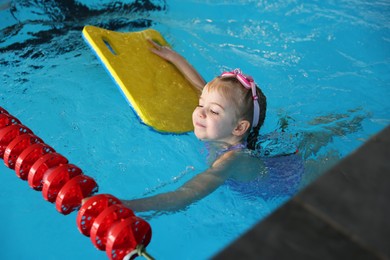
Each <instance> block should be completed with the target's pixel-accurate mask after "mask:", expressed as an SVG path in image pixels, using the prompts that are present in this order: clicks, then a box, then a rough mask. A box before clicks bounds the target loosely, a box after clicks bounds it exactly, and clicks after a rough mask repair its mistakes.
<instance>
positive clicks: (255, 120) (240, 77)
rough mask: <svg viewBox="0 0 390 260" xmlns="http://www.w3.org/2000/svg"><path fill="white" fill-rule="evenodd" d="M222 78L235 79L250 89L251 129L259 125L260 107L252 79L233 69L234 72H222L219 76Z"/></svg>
mask: <svg viewBox="0 0 390 260" xmlns="http://www.w3.org/2000/svg"><path fill="white" fill-rule="evenodd" d="M221 77H222V78H236V79H237V80H238V81H239V82H240V83H241V85H242V86H243V87H244V88H246V89H251V91H252V99H253V122H252V128H254V127H256V126H257V124H258V123H259V116H260V106H259V102H258V101H257V100H258V99H259V97H258V96H257V92H256V83H255V82H254V80H253V79H252V77H247V76H245V75H244V74H242V72H241V70H240V69H235V70H234V71H229V72H223V73H222V74H221Z"/></svg>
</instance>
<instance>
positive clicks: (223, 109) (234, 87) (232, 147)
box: [123, 40, 266, 212]
mask: <svg viewBox="0 0 390 260" xmlns="http://www.w3.org/2000/svg"><path fill="white" fill-rule="evenodd" d="M150 43H151V44H152V46H153V48H152V49H151V51H152V52H154V53H155V54H156V55H158V56H160V57H162V58H164V59H166V60H167V61H169V62H171V63H173V64H174V65H175V66H176V67H177V68H178V69H179V71H180V72H181V73H183V75H184V76H185V77H186V78H187V79H188V81H189V82H191V84H192V85H194V86H195V87H196V88H197V89H198V90H199V91H200V98H199V105H198V106H197V107H196V108H195V110H194V112H193V114H192V122H193V125H194V133H195V135H196V137H197V138H198V139H200V140H202V141H206V142H207V143H208V144H209V146H210V153H213V157H214V158H215V159H214V160H213V162H212V164H211V166H210V168H209V169H207V170H206V171H204V172H202V173H200V174H198V175H197V176H195V177H194V178H192V179H191V180H190V181H188V182H187V183H185V184H184V185H183V186H181V187H180V188H178V189H177V190H175V191H172V192H167V193H162V194H158V195H155V196H151V197H146V198H141V199H136V200H123V204H125V205H126V206H128V207H129V208H131V209H133V210H134V211H137V212H141V211H149V210H158V211H175V210H179V209H182V208H184V207H186V206H188V205H190V204H191V203H194V202H195V201H198V200H200V199H202V198H204V197H206V196H207V195H209V194H210V193H212V192H213V191H214V190H216V189H217V188H218V187H219V186H220V185H222V184H223V183H225V181H226V180H228V179H232V180H235V181H239V182H249V181H252V180H254V179H256V178H259V177H261V175H262V173H263V172H264V164H263V162H262V161H261V160H260V159H259V158H255V157H253V156H250V155H249V153H247V152H245V151H246V150H247V148H249V149H254V146H255V144H256V141H257V135H258V132H259V129H260V127H261V126H262V125H263V123H264V119H265V112H266V97H265V96H264V94H263V93H262V91H261V90H260V89H259V88H258V86H257V85H256V84H255V82H254V81H253V79H252V78H251V77H249V76H246V75H244V74H243V73H242V72H241V71H240V70H239V69H236V70H234V71H231V72H224V73H222V74H221V75H220V76H218V77H216V78H215V79H213V80H212V81H211V82H209V83H207V84H205V81H204V80H203V78H202V77H201V76H200V75H199V74H198V73H197V71H196V70H195V69H194V68H193V67H192V66H191V65H190V64H189V63H188V62H187V61H186V60H185V59H184V58H183V57H182V56H180V55H179V54H178V53H176V52H174V51H173V50H172V49H170V48H168V47H162V46H160V45H158V44H156V43H155V42H153V41H151V40H150Z"/></svg>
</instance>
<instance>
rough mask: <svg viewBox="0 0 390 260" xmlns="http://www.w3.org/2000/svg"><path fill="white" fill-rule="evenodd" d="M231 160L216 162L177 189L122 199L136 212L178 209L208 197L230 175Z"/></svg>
mask: <svg viewBox="0 0 390 260" xmlns="http://www.w3.org/2000/svg"><path fill="white" fill-rule="evenodd" d="M230 163H231V162H230V160H225V162H224V163H217V164H214V165H213V166H212V167H211V168H209V169H207V170H206V171H205V172H202V173H200V174H198V175H197V176H195V177H194V178H192V179H191V180H189V181H188V182H187V183H185V184H184V185H183V186H181V187H180V188H178V189H177V190H175V191H172V192H167V193H162V194H158V195H155V196H151V197H146V198H142V199H135V200H122V203H123V204H124V205H125V206H127V207H129V208H131V209H132V210H134V211H136V212H142V211H150V210H156V211H177V210H180V209H183V208H185V207H186V206H188V205H190V204H192V203H194V202H196V201H198V200H200V199H202V198H204V197H206V196H207V195H209V194H210V193H212V192H213V191H214V190H216V189H217V188H218V187H219V186H220V185H222V184H223V183H224V182H225V180H226V179H227V178H228V177H229V176H230V172H231V171H229V170H227V167H228V164H230Z"/></svg>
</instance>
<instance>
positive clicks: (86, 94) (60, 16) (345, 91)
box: [0, 0, 390, 259]
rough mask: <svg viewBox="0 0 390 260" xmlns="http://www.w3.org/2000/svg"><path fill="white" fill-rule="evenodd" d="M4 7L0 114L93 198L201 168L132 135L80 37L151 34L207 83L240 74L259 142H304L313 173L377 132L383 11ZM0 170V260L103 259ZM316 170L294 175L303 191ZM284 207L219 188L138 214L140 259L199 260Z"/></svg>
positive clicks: (382, 6)
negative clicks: (255, 113) (14, 120)
mask: <svg viewBox="0 0 390 260" xmlns="http://www.w3.org/2000/svg"><path fill="white" fill-rule="evenodd" d="M8 2H9V1H1V2H0V6H1V7H2V8H3V10H1V11H0V35H1V37H0V66H1V86H0V89H1V91H0V106H2V107H4V108H5V109H7V110H8V111H9V112H10V113H12V114H13V115H15V116H17V117H18V118H19V119H20V120H21V121H22V123H24V124H25V125H27V126H28V127H29V128H31V129H32V130H33V131H34V133H36V134H37V135H38V136H40V137H41V138H43V139H44V141H45V142H46V143H48V144H50V145H51V146H53V147H54V148H55V149H56V150H57V151H58V152H60V153H61V154H63V155H65V156H66V157H67V158H68V159H69V160H70V161H71V162H72V163H74V164H76V165H78V166H79V167H80V168H82V169H83V170H84V172H85V173H86V174H87V175H89V176H92V177H93V178H95V179H96V181H97V182H98V183H99V186H100V192H101V193H110V194H113V195H115V196H117V197H120V198H135V197H140V196H143V195H145V194H155V193H157V192H163V191H168V190H172V189H174V188H176V187H178V186H180V185H181V184H183V183H184V182H185V181H186V180H188V179H190V178H191V177H192V176H194V175H195V174H197V173H199V172H201V171H202V170H203V169H205V168H206V162H205V161H206V160H205V156H206V155H205V149H204V146H203V144H202V143H200V142H199V141H197V140H196V138H195V137H194V136H193V134H192V133H189V134H187V135H161V134H159V133H156V132H154V131H151V130H150V129H149V128H148V127H147V126H145V125H143V124H140V122H139V120H138V118H137V117H136V116H135V114H134V113H133V111H132V110H131V108H130V107H129V106H128V104H127V102H126V101H125V100H124V99H123V97H122V95H121V94H120V92H119V91H118V89H117V87H116V86H115V84H114V83H113V82H112V80H111V78H110V77H109V76H108V75H107V73H106V72H105V70H104V69H103V67H102V65H101V64H100V63H99V61H98V60H97V59H96V57H95V56H94V55H93V53H92V52H91V51H90V50H89V48H88V46H87V45H86V44H85V43H84V42H83V40H82V38H81V29H82V27H83V26H84V25H86V24H93V25H99V26H104V27H107V28H110V29H115V30H121V31H134V30H139V29H144V28H147V27H153V28H155V29H157V30H159V31H160V32H161V33H162V34H163V35H164V36H165V37H166V39H167V40H168V41H169V42H170V43H171V44H172V46H173V47H174V48H175V49H176V50H177V51H179V52H180V53H181V54H183V55H184V56H185V57H186V58H187V59H188V60H189V61H190V62H191V63H192V64H193V65H194V66H195V67H196V68H197V69H198V70H199V71H200V72H201V74H202V75H203V76H204V77H205V78H206V79H207V80H210V79H212V78H213V77H214V76H215V75H216V74H219V73H220V72H221V71H222V70H225V69H232V68H235V67H241V68H242V69H243V70H244V71H245V72H246V73H248V74H251V75H252V76H253V77H254V78H255V79H256V80H257V81H258V83H259V84H260V85H261V87H262V88H263V90H264V92H265V94H266V95H267V97H268V103H269V106H268V115H267V119H266V124H265V126H264V128H263V129H262V131H263V133H264V134H269V133H273V132H274V131H276V132H279V133H280V132H282V130H285V132H286V133H287V134H288V135H290V136H291V138H290V139H289V138H287V139H288V140H290V141H291V139H293V140H294V141H295V140H297V143H299V140H303V139H304V140H308V141H304V142H303V145H302V147H303V150H302V151H301V153H302V154H304V155H306V156H305V160H306V161H307V162H312V163H311V165H312V166H313V165H314V168H315V169H318V171H322V170H323V169H324V168H326V167H327V162H328V161H330V160H331V159H332V158H336V160H337V159H338V158H339V157H344V156H346V155H348V154H349V153H351V152H352V151H353V150H354V149H356V148H357V147H359V146H360V145H361V144H362V143H363V142H364V141H365V140H367V139H368V138H369V137H370V136H372V135H373V134H375V133H377V132H378V131H379V130H381V129H382V128H384V127H385V126H387V125H388V124H389V120H390V115H389V114H390V113H389V111H390V110H389V108H390V107H389V103H388V99H389V97H390V93H389V92H390V90H389V75H390V74H389V41H390V34H389V25H390V23H389V18H388V15H387V14H388V13H389V3H388V2H387V1H357V0H354V1H337V2H335V1H321V2H312V1H286V0H284V1H273V2H268V1H175V0H169V1H166V2H165V1H150V2H149V1H145V3H148V5H145V6H142V7H140V6H138V5H135V4H134V3H133V1H126V2H125V1H122V2H116V4H109V3H110V1H75V2H72V1H66V2H61V1H58V2H54V1H53V2H50V1H15V2H12V3H11V4H10V5H8V4H7V3H8ZM278 136H280V135H278ZM288 140H287V141H285V142H289V141H288ZM283 147H286V146H285V145H284V146H282V148H283ZM316 150H318V153H313V152H312V151H316ZM172 158H174V159H172ZM0 169H1V175H0V180H1V181H0V182H1V184H0V185H1V186H0V187H1V189H0V197H1V200H0V207H1V208H2V214H1V217H0V220H1V222H2V224H3V229H2V230H3V232H2V236H3V239H1V240H0V241H1V243H2V245H1V250H0V257H1V258H2V259H92V258H93V259H105V258H106V255H105V253H104V252H101V251H97V250H96V249H95V248H94V247H93V245H92V243H91V242H90V241H89V239H88V238H86V237H84V236H83V235H81V234H80V233H79V232H78V230H77V228H76V224H75V218H76V215H75V213H72V214H71V215H69V216H62V215H60V214H59V213H57V212H56V210H55V209H54V206H53V205H52V204H50V203H47V202H45V201H44V200H43V198H42V195H41V193H39V192H36V191H33V190H31V189H30V188H29V187H28V185H27V183H25V182H23V181H20V180H19V179H18V178H17V177H16V176H15V174H14V172H13V171H11V170H9V169H8V168H6V167H5V166H0ZM318 171H314V172H312V171H307V174H306V175H305V176H304V179H303V184H302V186H304V185H305V184H306V183H307V182H309V181H311V180H312V179H315V177H316V176H318ZM287 198H288V197H287V196H277V197H274V198H271V199H269V200H264V199H262V198H253V197H250V198H249V197H245V196H241V195H239V194H237V193H235V192H232V190H230V189H229V188H228V187H227V186H223V187H221V188H220V189H218V190H217V191H216V192H214V193H213V194H212V195H210V196H208V197H207V198H205V199H204V200H202V201H200V202H199V203H197V204H196V205H194V206H191V207H190V208H188V209H187V210H185V211H183V212H180V213H175V214H169V215H159V216H154V217H152V218H150V216H148V215H147V214H145V215H144V217H145V218H147V219H148V221H149V223H150V224H151V225H152V229H153V238H152V242H151V244H150V246H149V247H148V251H149V252H150V253H151V254H152V255H154V256H155V257H156V258H157V259H205V258H209V257H211V256H212V255H213V254H215V253H216V252H218V251H219V250H221V249H222V248H224V247H225V246H226V245H228V244H229V243H230V242H232V241H233V240H234V239H235V238H237V237H238V236H239V235H240V234H242V233H243V232H244V231H245V230H247V229H248V228H250V227H251V226H252V225H253V224H254V223H255V222H257V221H258V220H260V219H262V218H263V217H265V216H266V215H268V214H269V213H270V212H272V210H273V209H274V208H275V207H277V206H278V205H280V203H282V202H283V201H284V200H286V199H287Z"/></svg>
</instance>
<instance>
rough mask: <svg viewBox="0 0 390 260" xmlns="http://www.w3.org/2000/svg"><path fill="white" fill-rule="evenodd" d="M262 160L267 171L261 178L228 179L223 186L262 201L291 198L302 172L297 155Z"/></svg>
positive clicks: (300, 162)
mask: <svg viewBox="0 0 390 260" xmlns="http://www.w3.org/2000/svg"><path fill="white" fill-rule="evenodd" d="M262 160H263V162H264V164H265V167H266V170H267V173H266V174H264V175H263V176H259V177H258V178H256V179H254V180H252V181H248V182H242V181H237V180H234V179H228V180H226V182H225V184H226V185H228V186H229V187H230V188H231V189H232V190H234V191H237V192H240V193H242V194H245V195H247V196H255V197H262V198H263V199H264V200H267V199H270V198H273V197H281V196H292V195H294V194H295V193H296V192H297V191H298V187H299V184H300V181H301V178H302V175H303V172H304V167H303V160H302V158H301V157H300V156H299V155H297V154H292V155H287V156H279V157H268V158H267V157H264V158H262Z"/></svg>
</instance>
